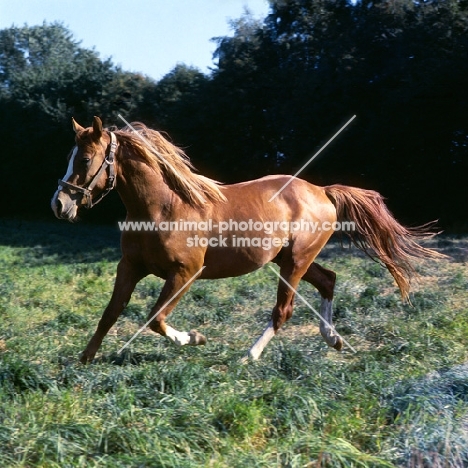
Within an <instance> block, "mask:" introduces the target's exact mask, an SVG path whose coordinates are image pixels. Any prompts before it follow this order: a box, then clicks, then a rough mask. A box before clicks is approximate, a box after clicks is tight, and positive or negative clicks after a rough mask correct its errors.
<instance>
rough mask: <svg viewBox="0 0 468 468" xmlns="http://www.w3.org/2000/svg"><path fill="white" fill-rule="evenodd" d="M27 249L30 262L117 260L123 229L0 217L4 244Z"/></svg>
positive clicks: (25, 256) (0, 240)
mask: <svg viewBox="0 0 468 468" xmlns="http://www.w3.org/2000/svg"><path fill="white" fill-rule="evenodd" d="M1 245H3V246H10V247H16V248H22V249H25V251H24V252H22V260H23V261H24V262H25V263H27V264H34V265H41V264H50V263H57V262H61V263H76V262H99V261H102V260H106V261H117V260H118V259H119V258H120V231H119V230H118V228H117V226H95V225H89V224H85V223H81V224H79V223H77V224H71V223H67V222H64V221H59V220H51V221H27V220H20V219H0V246H1Z"/></svg>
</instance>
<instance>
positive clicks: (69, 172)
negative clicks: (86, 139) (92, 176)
mask: <svg viewBox="0 0 468 468" xmlns="http://www.w3.org/2000/svg"><path fill="white" fill-rule="evenodd" d="M77 152H78V146H75V147H74V148H73V152H72V155H71V156H70V160H69V161H68V167H67V172H66V173H65V175H64V176H63V178H62V180H64V181H65V182H66V181H67V179H68V178H69V177H70V176H71V175H72V174H73V164H74V162H75V156H76V153H77ZM60 190H62V187H61V186H60V185H59V186H58V187H57V190H56V192H55V193H54V196H53V197H52V201H51V202H50V206H51V207H52V210H53V212H54V213H55V216H57V209H56V205H57V197H58V194H59V192H60Z"/></svg>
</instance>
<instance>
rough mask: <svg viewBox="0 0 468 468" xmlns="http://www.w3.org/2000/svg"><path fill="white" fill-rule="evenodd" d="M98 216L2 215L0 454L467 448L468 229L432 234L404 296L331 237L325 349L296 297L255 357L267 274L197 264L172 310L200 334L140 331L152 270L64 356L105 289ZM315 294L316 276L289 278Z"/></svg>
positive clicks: (151, 462) (343, 456) (112, 457)
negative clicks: (236, 273)
mask: <svg viewBox="0 0 468 468" xmlns="http://www.w3.org/2000/svg"><path fill="white" fill-rule="evenodd" d="M118 239H119V233H118V231H117V229H116V228H115V229H113V228H110V227H91V226H86V225H70V224H66V223H60V222H50V223H40V222H25V221H14V220H0V466H2V467H60V468H64V467H98V466H99V467H102V466H106V467H107V466H108V467H177V468H179V467H291V468H292V467H391V466H403V467H462V466H467V464H468V366H466V365H465V364H464V363H465V361H467V360H468V308H467V303H468V292H467V286H468V271H467V267H466V261H467V259H468V239H467V238H462V237H459V238H455V237H450V236H445V237H440V238H438V239H437V240H435V241H433V243H432V246H433V247H435V248H438V249H439V250H440V251H443V252H444V253H447V254H448V255H450V256H451V257H452V260H450V261H442V262H437V263H435V262H431V263H427V264H424V265H419V266H418V271H419V272H420V274H421V278H420V281H419V283H416V284H415V285H414V290H413V291H414V292H413V293H412V296H411V299H412V304H413V305H412V306H409V305H405V304H403V303H402V302H401V300H400V297H399V294H398V292H397V290H396V286H395V284H394V282H393V279H392V278H391V277H390V275H389V273H388V272H387V271H386V270H385V269H382V268H381V267H380V266H379V265H378V264H375V263H373V262H372V261H371V260H369V259H368V258H367V257H365V256H363V255H360V254H359V252H357V251H356V249H354V248H351V249H350V248H344V249H342V247H341V245H340V244H339V243H331V244H330V246H328V247H327V248H326V249H325V250H324V252H323V253H322V254H321V255H320V258H319V259H318V261H319V262H320V263H321V264H323V265H324V266H326V267H329V268H331V269H333V270H335V271H336V272H337V274H338V284H337V290H336V296H335V297H336V300H335V304H336V308H335V321H336V326H337V330H338V332H339V333H340V334H342V335H343V336H344V337H345V338H346V340H347V341H349V343H350V344H351V345H352V346H353V347H354V348H355V349H356V350H357V353H356V354H355V353H353V352H352V351H350V350H349V349H346V348H345V349H344V351H342V352H337V351H335V350H333V349H330V348H328V347H327V346H326V344H325V343H324V341H323V340H322V338H321V337H320V335H319V334H318V328H317V325H318V323H317V319H316V317H315V316H314V314H313V312H312V311H311V310H309V309H308V308H307V307H306V306H304V305H303V304H302V303H301V302H299V301H297V302H296V308H295V314H294V316H293V318H292V319H291V320H290V322H288V324H287V325H286V326H285V328H284V329H283V330H282V331H281V332H280V334H279V335H278V336H277V337H275V339H274V340H273V341H272V342H271V343H270V345H269V346H268V347H267V348H266V350H265V352H264V354H263V356H262V358H261V360H260V361H258V362H255V363H248V364H246V365H242V364H241V363H240V359H241V358H242V357H243V356H244V354H245V352H246V350H247V349H248V348H249V347H250V345H251V344H252V343H253V342H254V340H255V339H256V338H257V336H258V335H259V334H260V333H261V331H262V330H263V328H264V327H265V325H266V323H267V321H268V319H269V315H270V311H271V308H272V306H273V303H274V298H275V290H276V284H277V279H276V278H275V277H274V274H273V272H271V271H270V270H269V269H268V268H264V269H262V270H260V271H258V272H255V273H253V274H250V275H248V276H244V277H240V278H233V279H226V280H218V281H205V282H203V281H200V282H197V283H195V284H194V285H193V287H192V288H191V290H190V292H189V293H188V294H187V295H186V296H184V298H183V299H182V300H181V302H180V303H179V305H178V307H177V308H176V310H175V311H174V313H173V314H172V315H171V317H170V320H169V323H171V324H172V325H174V327H176V328H178V329H181V330H190V329H192V328H197V329H198V330H200V331H201V332H202V333H203V334H204V335H206V336H207V338H208V343H207V345H206V346H205V347H196V348H190V347H186V348H177V347H175V346H174V345H172V344H171V343H169V342H168V341H166V340H165V339H163V338H162V337H160V336H157V335H154V334H153V333H151V332H144V333H143V334H142V335H140V336H139V337H138V338H137V339H136V340H135V341H134V342H133V343H132V344H131V346H130V347H129V348H128V349H127V350H125V351H124V353H123V354H122V355H117V351H118V350H119V348H120V347H121V346H122V345H123V344H124V343H125V342H126V341H127V340H128V339H130V337H131V336H132V335H133V334H134V333H135V332H136V331H137V330H138V329H139V328H140V327H141V325H142V324H143V323H144V322H145V319H146V315H147V312H148V310H149V308H150V306H151V305H152V304H153V303H154V301H155V298H156V297H157V295H158V292H159V290H160V288H161V285H162V281H161V280H159V279H157V278H152V277H151V278H147V279H145V280H144V281H142V282H141V283H140V284H139V285H138V286H137V288H136V290H135V292H134V295H133V298H132V301H131V303H130V304H129V305H128V306H127V308H126V310H125V311H124V313H123V315H122V316H121V318H120V319H119V321H118V322H117V324H116V326H115V327H114V328H113V329H112V330H111V332H110V334H109V335H108V336H107V337H106V339H105V341H104V343H103V347H102V348H101V350H100V353H99V354H98V356H97V359H96V360H95V362H94V363H93V364H92V365H89V366H82V365H80V364H79V363H78V356H79V353H80V352H81V351H82V350H83V349H84V347H85V345H86V343H87V341H88V340H89V338H90V337H91V335H92V333H93V332H94V329H95V326H96V325H97V322H98V320H99V318H100V316H101V313H102V310H103V308H104V307H105V306H106V304H107V302H108V300H109V298H110V293H111V289H112V284H113V280H114V275H115V267H116V263H117V260H118V258H119V240H118ZM300 292H301V294H302V295H304V296H305V297H306V298H307V299H308V300H309V301H310V302H311V303H312V304H313V305H314V306H316V307H318V306H319V297H318V293H317V292H316V291H314V290H313V289H312V288H311V286H309V285H307V284H302V285H301V287H300Z"/></svg>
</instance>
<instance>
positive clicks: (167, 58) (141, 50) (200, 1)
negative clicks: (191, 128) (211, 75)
mask: <svg viewBox="0 0 468 468" xmlns="http://www.w3.org/2000/svg"><path fill="white" fill-rule="evenodd" d="M245 7H248V8H249V10H250V11H251V12H252V13H253V15H254V17H256V18H264V17H265V16H266V15H267V13H268V1H267V0H133V1H132V0H112V1H109V2H97V1H95V0H93V1H91V0H80V1H76V0H19V1H11V0H0V29H4V28H8V27H10V26H12V25H13V24H14V25H16V26H22V25H24V24H28V25H29V26H32V25H36V24H42V23H43V22H44V21H47V22H48V23H51V22H54V21H60V22H61V23H63V24H64V25H65V26H66V27H67V28H68V29H69V30H70V31H71V32H72V33H73V36H74V38H75V39H76V40H77V41H81V45H82V47H85V48H93V47H94V48H95V49H96V51H97V52H99V54H100V56H101V58H108V57H111V58H112V61H113V62H114V63H115V64H116V65H120V66H121V67H122V68H123V69H124V70H126V71H133V72H140V73H143V74H145V75H148V76H150V77H151V78H154V79H156V80H158V79H160V78H161V77H162V76H164V75H165V74H166V73H168V72H169V71H170V70H171V69H172V68H173V67H174V66H175V65H176V64H177V63H185V64H187V65H192V66H195V67H198V68H199V69H200V70H201V71H203V72H207V71H209V70H208V67H210V66H213V61H212V55H213V52H214V50H215V48H216V45H215V43H213V42H211V41H210V39H211V38H212V37H217V36H226V35H232V31H231V29H230V26H229V20H230V19H237V18H239V17H240V16H242V14H243V12H244V9H245Z"/></svg>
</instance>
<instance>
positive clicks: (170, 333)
mask: <svg viewBox="0 0 468 468" xmlns="http://www.w3.org/2000/svg"><path fill="white" fill-rule="evenodd" d="M166 336H167V337H168V338H169V339H170V340H171V341H172V342H174V343H175V344H176V345H177V346H184V345H188V344H189V343H190V335H189V334H188V333H187V332H180V331H177V330H175V329H174V328H172V327H170V326H169V325H166Z"/></svg>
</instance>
